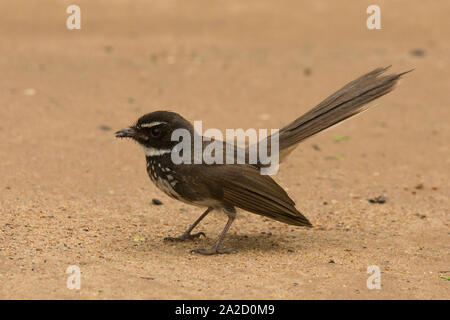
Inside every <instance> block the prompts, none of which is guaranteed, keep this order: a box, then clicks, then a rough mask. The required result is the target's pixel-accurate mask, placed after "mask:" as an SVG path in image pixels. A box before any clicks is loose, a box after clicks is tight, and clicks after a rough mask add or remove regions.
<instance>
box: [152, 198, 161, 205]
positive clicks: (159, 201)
mask: <svg viewBox="0 0 450 320" xmlns="http://www.w3.org/2000/svg"><path fill="white" fill-rule="evenodd" d="M152 203H153V204H154V205H156V206H160V205H162V204H163V203H162V201H161V200H158V199H152Z"/></svg>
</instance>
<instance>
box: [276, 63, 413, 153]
mask: <svg viewBox="0 0 450 320" xmlns="http://www.w3.org/2000/svg"><path fill="white" fill-rule="evenodd" d="M388 68H389V67H385V68H378V69H375V70H373V71H372V72H369V73H367V74H365V75H363V76H361V77H360V78H358V79H356V80H354V81H352V82H350V83H348V84H347V85H345V86H344V87H343V88H342V89H340V90H338V91H337V92H335V93H334V94H332V95H331V96H329V97H328V98H326V99H325V100H324V101H322V102H321V103H319V104H318V105H317V106H316V107H314V108H313V109H311V110H310V111H308V112H307V113H305V114H304V115H302V116H300V117H299V118H297V119H296V120H294V121H293V122H291V123H290V124H288V125H287V126H285V127H283V128H282V129H280V131H279V146H280V161H282V160H283V158H285V157H286V156H287V155H288V154H289V153H290V152H291V151H292V150H293V149H295V147H296V146H297V144H298V143H299V142H301V141H302V140H304V139H306V138H308V137H311V136H312V135H314V134H316V133H319V132H320V131H322V130H325V129H327V128H329V127H331V126H333V125H335V124H337V123H339V122H341V121H343V120H345V119H347V118H349V117H352V116H354V115H356V114H358V113H360V112H362V111H364V110H365V109H367V108H368V106H367V103H369V102H371V101H373V100H375V99H377V98H378V97H381V96H383V95H385V94H387V93H389V92H391V91H392V90H393V89H394V87H395V84H396V83H397V80H398V79H399V78H400V77H401V76H402V75H404V74H405V73H408V72H410V71H412V70H410V71H407V72H403V73H399V74H391V75H384V76H381V74H382V73H383V72H385V71H386V70H387V69H388Z"/></svg>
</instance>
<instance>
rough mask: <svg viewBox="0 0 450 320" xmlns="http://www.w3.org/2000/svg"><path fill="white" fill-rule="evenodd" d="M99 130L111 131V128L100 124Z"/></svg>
mask: <svg viewBox="0 0 450 320" xmlns="http://www.w3.org/2000/svg"><path fill="white" fill-rule="evenodd" d="M99 129H100V130H103V131H110V130H111V127H109V126H106V125H104V124H102V125H101V126H100V127H99Z"/></svg>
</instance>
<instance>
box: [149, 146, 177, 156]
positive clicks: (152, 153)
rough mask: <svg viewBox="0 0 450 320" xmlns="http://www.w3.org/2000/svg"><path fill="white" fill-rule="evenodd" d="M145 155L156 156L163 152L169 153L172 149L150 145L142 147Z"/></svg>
mask: <svg viewBox="0 0 450 320" xmlns="http://www.w3.org/2000/svg"><path fill="white" fill-rule="evenodd" d="M143 148H144V152H145V155H146V156H147V157H156V156H162V155H163V154H167V153H170V152H171V151H172V150H170V149H156V148H152V147H143Z"/></svg>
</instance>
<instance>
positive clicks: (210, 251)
mask: <svg viewBox="0 0 450 320" xmlns="http://www.w3.org/2000/svg"><path fill="white" fill-rule="evenodd" d="M232 252H236V249H234V248H225V249H218V248H214V247H212V248H211V249H202V248H198V249H193V250H191V253H200V254H203V255H206V256H210V255H213V254H223V253H232Z"/></svg>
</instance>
